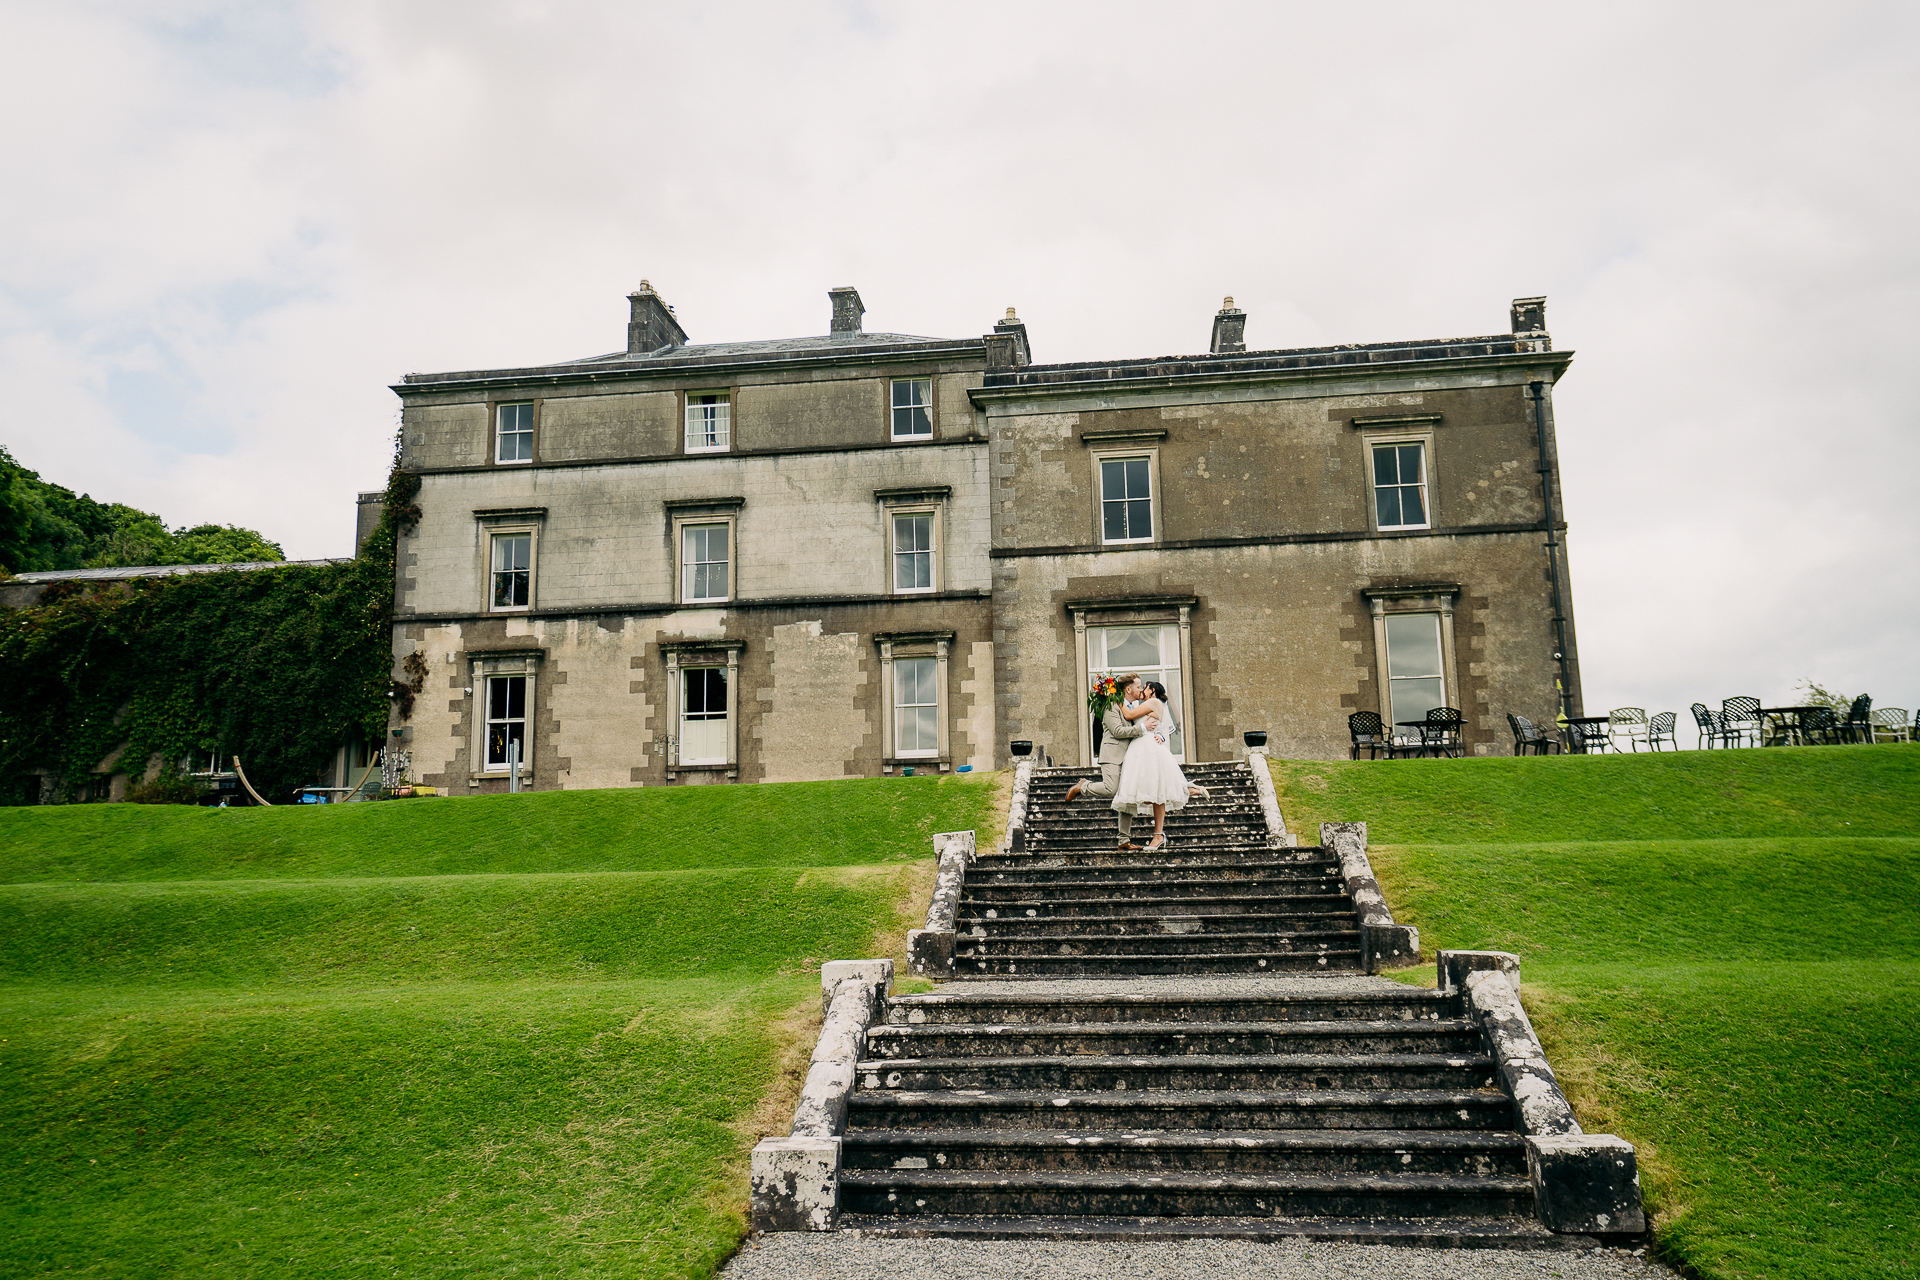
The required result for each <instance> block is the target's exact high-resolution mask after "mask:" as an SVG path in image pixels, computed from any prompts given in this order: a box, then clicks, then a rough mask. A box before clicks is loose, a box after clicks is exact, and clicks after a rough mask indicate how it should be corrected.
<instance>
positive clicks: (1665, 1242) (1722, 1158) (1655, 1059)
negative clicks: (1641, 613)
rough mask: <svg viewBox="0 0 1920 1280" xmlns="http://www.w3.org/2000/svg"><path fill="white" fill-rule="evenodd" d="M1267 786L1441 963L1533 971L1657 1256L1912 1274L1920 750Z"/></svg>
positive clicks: (1302, 766) (1635, 761)
mask: <svg viewBox="0 0 1920 1280" xmlns="http://www.w3.org/2000/svg"><path fill="white" fill-rule="evenodd" d="M1274 772H1275V775H1276V781H1277V782H1278V783H1279V785H1280V787H1281V792H1282V796H1281V803H1282V808H1283V811H1284V812H1285V813H1286V816H1287V818H1288V821H1289V823H1290V825H1292V826H1294V827H1296V828H1300V829H1303V830H1312V829H1313V824H1315V823H1318V822H1320V821H1332V820H1355V819H1361V820H1365V821H1367V822H1368V826H1369V837H1370V839H1371V842H1372V848H1371V854H1372V859H1373V863H1374V869H1375V872H1376V874H1378V875H1379V877H1380V879H1381V882H1382V885H1383V887H1384V888H1385V889H1386V891H1387V896H1388V898H1389V900H1390V901H1391V902H1392V903H1393V905H1394V910H1395V914H1396V916H1398V917H1399V918H1402V919H1406V920H1410V921H1411V922H1413V923H1415V924H1417V925H1419V926H1420V930H1421V942H1422V944H1423V945H1424V946H1425V947H1426V948H1427V949H1428V951H1429V953H1430V952H1431V951H1432V950H1434V949H1439V948H1448V947H1452V948H1470V949H1480V948H1492V949H1497V950H1503V951H1512V952H1514V953H1516V954H1517V955H1519V956H1520V957H1521V958H1522V962H1523V967H1522V977H1523V979H1524V980H1525V982H1524V986H1523V994H1524V996H1525V998H1526V1002H1527V1005H1528V1008H1529V1011H1530V1012H1531V1013H1532V1015H1533V1018H1534V1021H1535V1024H1536V1026H1538V1027H1539V1029H1540V1032H1541V1037H1542V1039H1543V1040H1544V1041H1545V1042H1546V1045H1547V1049H1548V1053H1549V1056H1550V1057H1551V1058H1552V1059H1553V1061H1554V1065H1555V1068H1556V1070H1557V1071H1559V1072H1560V1074H1561V1077H1562V1080H1563V1083H1564V1084H1565V1085H1566V1087H1567V1091H1568V1095H1569V1097H1570V1098H1571V1099H1572V1101H1573V1103H1574V1106H1575V1109H1576V1111H1577V1112H1578V1113H1579V1114H1580V1116H1581V1119H1582V1123H1583V1124H1584V1125H1585V1126H1586V1127H1587V1128H1588V1130H1589V1131H1591V1132H1602V1131H1612V1132H1618V1133H1620V1134H1621V1135H1622V1136H1623V1137H1626V1138H1628V1139H1629V1140H1630V1141H1632V1142H1634V1143H1635V1144H1636V1145H1637V1146H1638V1147H1639V1148H1640V1153H1641V1162H1642V1164H1641V1172H1642V1181H1643V1184H1644V1186H1645V1189H1646V1192H1647V1199H1648V1204H1649V1207H1650V1208H1652V1209H1653V1210H1654V1212H1655V1214H1656V1235H1657V1240H1658V1243H1659V1246H1660V1248H1661V1249H1662V1250H1663V1251H1664V1252H1665V1253H1666V1255H1667V1256H1668V1257H1670V1258H1672V1259H1674V1260H1676V1261H1679V1262H1682V1263H1685V1264H1686V1265H1688V1266H1690V1267H1692V1268H1694V1269H1695V1270H1696V1271H1697V1272H1698V1273H1699V1274H1701V1275H1703V1276H1707V1277H1711V1278H1713V1280H1719V1278H1720V1277H1760V1276H1765V1277H1789V1276H1791V1277H1835V1278H1838V1277H1858V1276H1876V1275H1911V1274H1913V1272H1914V1270H1915V1268H1916V1267H1917V1266H1920V1227H1917V1226H1916V1223H1920V1190H1916V1189H1917V1188H1920V1150H1917V1149H1916V1148H1917V1147H1920V1143H1917V1142H1916V1139H1920V1111H1916V1108H1915V1104H1914V1098H1915V1096H1916V1086H1920V928H1917V927H1916V926H1920V838H1915V834H1916V829H1917V828H1920V817H1917V816H1916V805H1917V804H1920V777H1916V774H1917V773H1920V750H1915V749H1913V748H1908V747H1861V748H1810V749H1802V750H1786V749H1778V750H1766V751H1730V752H1724V753H1712V754H1708V753H1704V752H1701V753H1685V754H1682V755H1678V756H1667V757H1649V756H1639V757H1633V756H1628V757H1614V758H1608V757H1600V758H1578V757H1576V758H1573V759H1567V760H1556V759H1553V758H1551V757H1549V758H1546V759H1539V760H1511V759H1487V760H1433V761H1382V762H1377V763H1376V762H1364V761H1363V762H1359V763H1357V764H1356V763H1349V762H1345V761H1341V762H1335V763H1333V764H1324V763H1307V762H1299V761H1278V762H1275V765H1274ZM1863 837H1864V838H1863ZM1406 976H1407V977H1408V978H1409V979H1411V980H1415V981H1425V982H1431V981H1432V980H1433V979H1432V977H1431V973H1430V971H1424V970H1423V971H1414V972H1410V973H1408V974H1407V975H1406Z"/></svg>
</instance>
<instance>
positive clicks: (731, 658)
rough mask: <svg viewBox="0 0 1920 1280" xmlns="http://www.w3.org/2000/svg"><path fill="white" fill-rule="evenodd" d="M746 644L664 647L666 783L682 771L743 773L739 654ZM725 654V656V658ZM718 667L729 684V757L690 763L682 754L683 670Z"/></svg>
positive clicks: (726, 736) (724, 735)
mask: <svg viewBox="0 0 1920 1280" xmlns="http://www.w3.org/2000/svg"><path fill="white" fill-rule="evenodd" d="M744 647H745V646H744V642H742V641H739V640H722V641H717V642H714V643H712V644H686V643H675V644H672V645H662V646H661V648H662V649H664V650H665V652H666V659H667V724H668V725H669V726H670V730H669V733H668V734H667V735H666V740H665V742H664V744H663V745H664V746H665V749H666V750H665V754H666V769H667V780H668V781H669V782H671V781H672V780H673V779H674V776H675V775H676V774H677V773H678V772H679V771H680V770H682V769H692V770H696V771H701V772H710V773H720V772H724V773H725V774H726V776H727V777H729V778H737V777H738V776H739V774H740V651H741V649H742V648H744ZM722 655H724V656H722ZM712 667H718V668H720V669H722V670H723V671H725V673H726V676H725V678H726V682H727V715H726V729H725V730H724V731H723V732H722V734H721V741H722V743H724V749H725V751H726V758H725V759H723V760H708V759H704V758H703V759H700V760H689V759H686V758H685V757H684V756H683V755H682V737H683V736H684V732H685V724H686V718H685V717H686V679H685V677H684V676H683V675H682V674H681V673H682V672H683V671H692V670H699V669H701V668H712Z"/></svg>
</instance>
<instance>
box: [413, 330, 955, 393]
mask: <svg viewBox="0 0 1920 1280" xmlns="http://www.w3.org/2000/svg"><path fill="white" fill-rule="evenodd" d="M969 348H970V349H972V350H974V351H979V350H980V349H981V340H980V339H979V338H928V337H922V336H920V335H918V334H911V333H859V334H851V335H848V336H845V337H838V338H836V337H834V336H833V335H832V334H825V333H823V334H816V335H814V336H812V337H806V338H772V339H767V340H763V341H759V342H690V343H687V344H686V345H685V346H678V347H673V346H669V347H661V348H659V349H658V350H655V351H639V352H632V351H611V352H608V353H607V354H606V355H601V356H585V357H582V358H581V359H578V360H562V361H559V362H557V363H555V364H543V365H526V366H522V367H519V368H512V369H470V370H465V371H460V372H452V373H410V374H408V375H407V376H406V377H405V379H403V380H402V383H401V385H402V386H408V385H415V386H417V385H419V384H421V383H435V382H466V381H471V380H475V379H504V378H521V377H527V378H539V377H552V376H556V375H557V376H565V375H567V374H577V373H601V372H606V373H618V372H629V371H639V370H643V369H644V370H646V371H649V372H651V371H653V370H668V369H677V368H683V367H689V366H694V367H697V366H700V365H719V364H745V363H759V362H767V363H775V362H778V361H782V360H817V359H819V358H820V357H822V356H857V355H872V354H885V353H904V352H910V351H928V352H933V351H947V350H955V349H962V350H964V349H969Z"/></svg>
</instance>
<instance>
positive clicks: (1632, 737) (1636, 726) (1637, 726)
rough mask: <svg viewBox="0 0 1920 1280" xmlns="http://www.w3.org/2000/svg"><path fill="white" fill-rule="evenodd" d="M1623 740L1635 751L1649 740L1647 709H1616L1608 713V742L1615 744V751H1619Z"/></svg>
mask: <svg viewBox="0 0 1920 1280" xmlns="http://www.w3.org/2000/svg"><path fill="white" fill-rule="evenodd" d="M1622 740H1624V741H1625V742H1626V743H1627V744H1628V745H1629V746H1631V747H1632V748H1633V749H1634V750H1635V751H1638V750H1639V749H1640V744H1641V743H1643V742H1645V741H1646V740H1647V710H1646V708H1645V707H1615V708H1614V709H1613V710H1612V711H1609V712H1608V713H1607V741H1609V742H1611V743H1613V749H1614V750H1615V751H1618V750H1620V749H1621V748H1620V743H1621V741H1622Z"/></svg>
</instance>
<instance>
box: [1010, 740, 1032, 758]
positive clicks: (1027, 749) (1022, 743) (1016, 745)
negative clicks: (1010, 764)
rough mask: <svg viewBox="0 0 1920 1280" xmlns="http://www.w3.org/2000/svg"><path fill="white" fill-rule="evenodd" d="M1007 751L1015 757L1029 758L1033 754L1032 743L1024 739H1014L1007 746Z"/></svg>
mask: <svg viewBox="0 0 1920 1280" xmlns="http://www.w3.org/2000/svg"><path fill="white" fill-rule="evenodd" d="M1007 749H1008V750H1009V751H1012V752H1013V754H1015V755H1016V756H1030V755H1032V754H1033V743H1031V742H1029V741H1027V740H1026V739H1025V738H1015V739H1014V740H1013V741H1012V742H1009V743H1008V744H1007Z"/></svg>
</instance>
